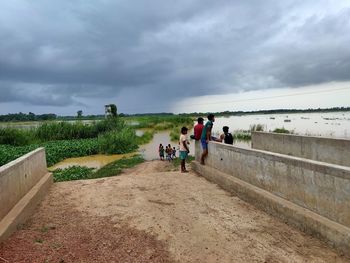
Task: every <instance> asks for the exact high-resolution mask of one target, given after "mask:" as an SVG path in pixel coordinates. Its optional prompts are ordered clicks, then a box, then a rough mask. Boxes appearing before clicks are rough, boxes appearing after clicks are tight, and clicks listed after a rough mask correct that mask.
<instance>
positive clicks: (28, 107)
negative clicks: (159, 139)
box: [0, 0, 350, 115]
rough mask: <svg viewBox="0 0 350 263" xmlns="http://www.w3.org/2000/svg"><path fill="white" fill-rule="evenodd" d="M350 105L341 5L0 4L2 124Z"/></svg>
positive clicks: (202, 1)
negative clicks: (12, 117)
mask: <svg viewBox="0 0 350 263" xmlns="http://www.w3.org/2000/svg"><path fill="white" fill-rule="evenodd" d="M109 103H115V104H117V106H118V111H119V112H124V113H135V112H164V111H166V112H169V111H172V112H188V111H215V110H257V109H272V108H309V107H334V106H350V0H336V1H334V0H329V1H326V0H302V1H297V0H293V1H289V0H283V1H276V0H274V1H270V0H265V1H261V0H259V1H258V0H250V1H244V0H241V1H234V0H231V1H227V0H216V1H212V0H176V1H166V0H152V1H149V0H138V1H126V0H119V1H118V0H113V1H112V0H91V1H90V0H80V1H79V0H77V1H67V0H57V1H47V0H36V1H29V0H27V1H26V0H22V1H19V0H11V1H1V2H0V114H7V113H15V112H19V111H22V112H29V111H31V112H34V113H37V114H39V113H48V112H52V113H57V114H60V115H75V114H76V112H77V110H83V112H84V114H99V113H103V111H104V105H105V104H109Z"/></svg>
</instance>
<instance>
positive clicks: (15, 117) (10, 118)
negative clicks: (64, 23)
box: [0, 107, 350, 122]
mask: <svg viewBox="0 0 350 263" xmlns="http://www.w3.org/2000/svg"><path fill="white" fill-rule="evenodd" d="M349 111H350V107H334V108H324V109H321V108H318V109H276V110H258V111H221V112H211V113H214V114H215V115H216V116H242V115H258V114H284V113H288V114H293V113H329V112H349ZM208 113H209V112H191V113H179V114H175V113H170V112H161V113H136V114H125V113H120V114H119V116H120V117H126V118H127V117H143V116H159V117H161V116H189V117H197V116H206V115H207V114H208ZM47 115H50V116H52V118H50V119H45V118H41V116H47ZM29 116H30V118H29ZM26 117H28V118H27V119H26ZM101 119H104V115H100V114H98V115H88V116H82V117H80V118H77V117H76V116H57V115H55V114H42V115H35V114H31V115H29V114H25V113H14V114H6V115H0V122H42V121H77V120H82V121H83V120H101Z"/></svg>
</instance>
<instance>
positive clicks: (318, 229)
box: [192, 162, 350, 255]
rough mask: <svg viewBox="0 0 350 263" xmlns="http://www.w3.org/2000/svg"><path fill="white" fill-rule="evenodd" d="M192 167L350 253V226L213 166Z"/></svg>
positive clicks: (270, 212) (275, 214)
mask: <svg viewBox="0 0 350 263" xmlns="http://www.w3.org/2000/svg"><path fill="white" fill-rule="evenodd" d="M192 167H193V169H194V170H195V171H196V172H198V173H199V174H201V175H202V176H203V177H205V178H206V179H207V180H209V181H211V182H213V183H216V184H218V185H219V186H220V187H221V188H223V189H225V190H226V191H228V192H231V193H233V194H234V195H237V196H238V197H239V198H241V199H242V200H245V201H247V202H249V203H252V204H254V205H255V206H256V207H258V208H260V209H262V210H264V211H266V212H267V213H269V214H271V215H273V216H276V217H278V218H280V219H282V220H283V221H285V222H287V223H289V224H291V225H293V226H295V227H297V228H298V229H300V230H302V231H304V232H306V233H308V234H311V235H314V236H317V237H318V238H320V239H322V240H324V241H326V242H327V243H328V244H329V245H330V246H332V247H335V248H336V249H337V250H339V251H341V252H343V253H345V254H347V255H350V228H348V227H346V226H344V225H341V224H338V223H336V222H334V221H331V220H329V219H327V218H325V217H323V216H320V215H318V214H316V213H314V212H312V211H310V210H308V209H305V208H303V207H301V206H298V205H296V204H294V203H292V202H289V201H288V200H285V199H283V198H280V197H278V196H276V195H274V194H272V193H270V192H268V191H265V190H263V189H261V188H259V187H256V186H254V185H251V184H249V183H246V182H244V181H242V180H240V179H238V178H235V177H234V176H231V175H228V174H226V173H222V172H220V171H217V170H216V169H213V168H211V167H209V166H203V165H200V164H199V163H198V162H192Z"/></svg>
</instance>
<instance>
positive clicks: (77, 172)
mask: <svg viewBox="0 0 350 263" xmlns="http://www.w3.org/2000/svg"><path fill="white" fill-rule="evenodd" d="M93 170H94V169H93V168H88V167H85V166H71V167H68V168H65V169H56V170H55V171H54V172H53V177H54V181H55V182H63V181H72V180H80V179H89V178H90V176H91V174H92V171H93Z"/></svg>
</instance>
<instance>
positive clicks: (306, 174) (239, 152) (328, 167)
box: [196, 142, 350, 227]
mask: <svg viewBox="0 0 350 263" xmlns="http://www.w3.org/2000/svg"><path fill="white" fill-rule="evenodd" d="M200 153H201V149H200V145H199V144H197V145H196V160H199V156H200ZM206 165H207V166H209V167H211V168H214V169H216V170H218V171H220V172H223V173H225V174H229V175H231V176H233V177H236V178H239V179H241V180H242V181H245V182H247V183H249V184H252V185H254V186H257V187H259V188H261V189H264V190H266V191H268V192H270V193H272V194H274V195H276V196H278V197H282V198H284V199H286V200H288V201H290V202H293V203H294V204H297V205H299V206H301V207H304V208H307V209H310V210H311V211H313V212H315V213H317V214H319V215H321V216H324V217H326V218H328V219H330V220H332V221H335V222H337V223H339V224H342V225H344V226H346V227H350V167H344V166H337V165H333V164H327V163H322V162H317V161H312V160H308V159H302V158H298V157H292V156H287V155H282V154H277V153H271V152H266V151H260V150H255V149H243V148H239V147H235V146H230V145H225V144H220V143H215V142H210V143H209V156H208V158H207V163H206Z"/></svg>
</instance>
